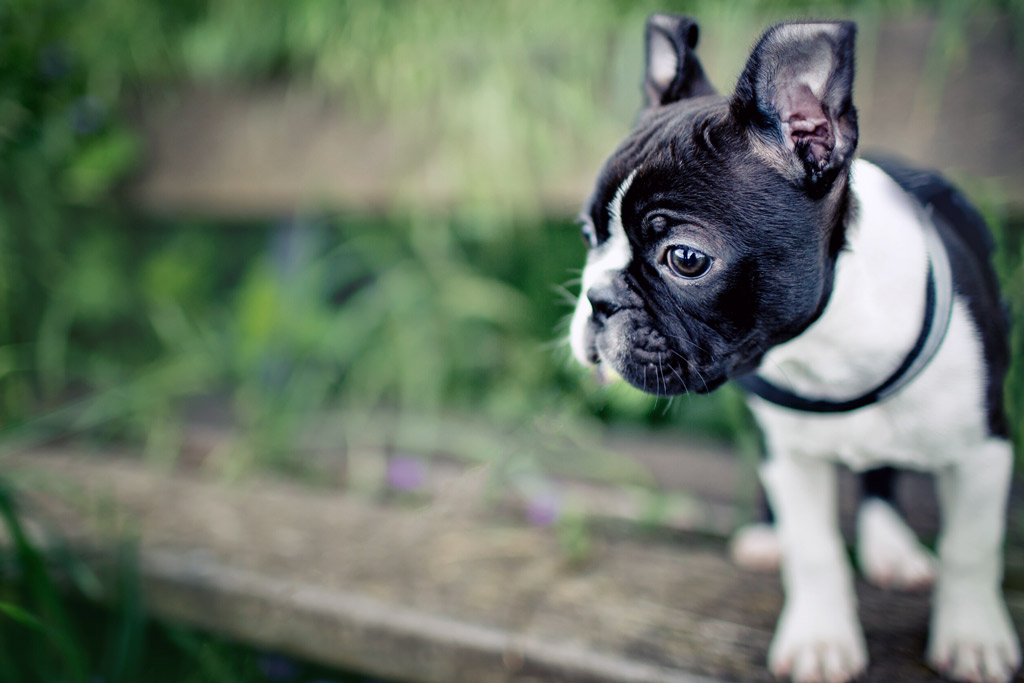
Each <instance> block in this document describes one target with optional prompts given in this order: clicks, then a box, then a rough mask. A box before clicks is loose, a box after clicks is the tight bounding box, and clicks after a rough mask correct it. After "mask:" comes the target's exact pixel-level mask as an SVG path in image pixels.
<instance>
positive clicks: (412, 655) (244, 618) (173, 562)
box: [142, 552, 718, 683]
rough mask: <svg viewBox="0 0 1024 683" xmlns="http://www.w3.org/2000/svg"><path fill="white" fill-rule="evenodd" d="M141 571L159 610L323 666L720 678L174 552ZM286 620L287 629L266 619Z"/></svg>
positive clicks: (645, 682)
mask: <svg viewBox="0 0 1024 683" xmlns="http://www.w3.org/2000/svg"><path fill="white" fill-rule="evenodd" d="M142 569H143V577H144V581H145V583H146V589H147V590H146V595H147V596H148V607H149V609H151V610H152V612H153V613H154V614H157V615H159V616H161V617H164V618H168V619H173V620H177V621H181V622H184V623H189V624H192V625H194V626H198V627H200V628H204V629H209V630H212V631H217V632H221V633H225V634H229V635H230V636H231V637H233V638H239V639H242V640H245V641H248V642H250V643H253V644H256V645H259V646H261V647H266V648H270V649H275V650H280V651H285V652H291V653H294V654H295V655H298V656H302V657H307V658H309V659H311V660H315V661H318V662H322V663H324V664H330V665H335V666H340V667H356V668H362V669H364V670H367V671H373V672H374V673H376V674H379V675H384V676H388V677H393V678H396V679H399V680H410V681H411V680H415V681H423V682H424V683H427V682H436V683H456V682H458V681H466V682H467V683H469V682H470V681H472V682H475V683H486V682H488V681H507V680H524V681H526V680H543V681H558V680H566V681H577V682H579V683H712V681H715V680H718V679H711V678H706V677H702V676H695V675H691V674H687V673H684V672H680V671H672V670H669V669H666V668H663V667H658V666H652V665H649V664H645V663H642V662H638V661H632V660H629V659H625V658H623V657H618V656H614V655H609V654H605V653H601V652H596V651H594V650H592V649H588V648H585V647H580V646H575V645H572V644H556V643H551V642H546V641H543V640H540V639H538V638H534V637H530V636H523V635H518V634H514V633H510V632H508V631H505V630H501V629H495V628H488V627H485V626H480V625H476V624H471V623H466V622H462V621H457V620H454V619H450V618H447V617H443V616H437V615H432V614H426V613H422V612H418V611H416V610H411V609H404V608H402V607H398V606H395V605H393V604H387V603H383V602H379V601H376V600H373V599H370V598H367V597H365V596H362V595H356V594H352V593H346V592H342V591H337V590H327V589H323V588H320V587H317V586H314V585H309V584H303V583H297V582H294V581H288V580H280V579H275V578H271V577H268V576H263V575H260V574H258V573H254V572H250V571H244V570H239V569H235V568H232V567H228V566H224V565H221V564H218V563H215V562H210V561H205V560H201V559H199V560H197V559H194V558H188V557H182V556H181V555H180V554H177V553H174V554H172V553H169V552H151V553H147V554H146V555H145V557H144V558H143V562H142ZM282 620H284V621H287V622H288V623H289V624H290V626H289V628H287V629H285V628H280V627H279V626H277V625H274V624H272V623H270V622H273V621H277V622H280V621H282ZM382 665H383V667H385V668H384V669H382Z"/></svg>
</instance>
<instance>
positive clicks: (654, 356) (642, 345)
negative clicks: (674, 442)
mask: <svg viewBox="0 0 1024 683" xmlns="http://www.w3.org/2000/svg"><path fill="white" fill-rule="evenodd" d="M642 318H643V316H636V315H627V312H626V311H623V312H620V313H617V314H616V315H614V316H611V317H608V318H605V319H603V320H601V321H595V320H593V319H591V320H590V321H589V324H588V325H587V327H586V330H585V332H584V349H585V353H586V356H587V360H588V361H589V363H588V364H589V365H591V366H592V368H593V370H592V372H593V375H594V378H595V380H596V381H597V382H599V383H601V384H609V383H611V382H613V381H615V380H617V379H620V378H621V379H623V380H625V381H626V382H628V383H629V384H631V385H632V386H634V387H636V388H637V389H640V390H641V391H643V392H645V393H648V394H653V395H655V396H676V395H679V394H686V393H695V394H706V393H710V392H712V391H714V390H715V389H717V388H719V387H720V386H722V385H723V384H725V383H726V382H727V381H729V380H730V379H732V378H734V377H738V376H740V375H744V374H747V373H749V372H752V371H753V370H754V369H756V368H757V367H758V365H759V364H760V362H761V357H762V356H763V353H760V352H757V351H756V347H753V348H748V346H750V345H745V344H740V345H738V347H734V348H733V349H731V350H724V349H723V350H722V351H721V352H718V353H716V352H715V351H713V350H712V349H713V348H717V347H721V346H722V344H721V342H717V343H716V342H715V341H713V340H703V341H702V342H696V341H691V340H688V339H685V338H683V337H681V336H672V335H668V334H665V333H663V332H662V331H660V330H658V329H657V328H655V327H653V326H651V325H650V324H649V323H648V322H647V321H646V320H643V319H642Z"/></svg>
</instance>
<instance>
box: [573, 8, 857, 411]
mask: <svg viewBox="0 0 1024 683" xmlns="http://www.w3.org/2000/svg"><path fill="white" fill-rule="evenodd" d="M854 34H855V27H854V25H853V24H851V23H796V24H782V25H779V26H775V27H773V28H771V29H769V30H768V31H767V32H766V33H765V34H764V36H763V37H762V38H761V40H760V41H759V42H758V43H757V45H756V47H755V48H754V50H753V53H752V54H751V56H750V60H749V62H748V63H747V66H746V68H745V70H744V71H743V74H742V76H741V77H740V79H739V83H738V85H737V87H736V91H735V92H734V93H733V94H732V95H731V96H729V97H722V96H720V95H717V94H716V93H715V90H714V88H713V87H712V86H711V84H710V83H709V82H708V80H707V78H706V77H705V75H704V71H703V69H702V68H701V65H700V63H699V62H698V60H697V57H696V55H695V53H694V47H695V46H696V44H697V26H696V24H694V23H693V22H692V21H691V20H689V19H686V18H682V17H673V16H668V15H662V14H656V15H654V16H652V17H651V18H650V19H649V20H648V22H647V40H646V44H647V73H646V78H645V81H644V90H645V95H646V107H645V108H644V110H643V111H642V113H641V114H640V117H639V119H638V123H637V125H636V127H635V129H634V130H633V132H632V134H631V135H630V136H629V137H628V138H627V139H626V140H625V142H623V143H622V144H621V145H620V146H619V148H618V149H617V150H616V151H615V153H614V154H612V156H611V158H609V159H608V161H607V162H606V163H605V165H604V168H603V169H602V171H601V173H600V176H599V177H598V180H597V184H596V186H595V188H594V190H593V193H592V195H591V197H590V199H589V200H588V202H587V204H586V206H585V208H584V211H583V213H582V216H581V220H582V224H583V229H582V230H583V238H584V241H585V242H586V243H587V246H588V247H589V254H588V256H587V263H586V267H585V268H584V271H583V283H582V290H581V295H580V298H579V302H578V304H577V306H576V311H575V313H574V315H573V320H572V326H571V333H570V342H571V346H572V349H573V353H574V355H575V356H576V357H577V359H579V361H580V362H582V363H584V364H587V365H593V364H601V365H605V366H607V367H610V369H612V370H614V371H615V372H616V373H617V374H619V375H621V376H622V377H623V378H624V379H626V380H627V381H628V382H629V383H630V384H632V385H634V386H636V387H637V388H640V389H643V390H645V391H648V392H651V393H655V394H661V395H668V394H678V393H682V392H687V391H697V392H705V391H711V390H712V389H714V388H716V387H717V386H719V385H720V384H722V383H723V382H725V381H726V380H727V379H729V378H731V377H734V376H737V375H739V374H743V373H745V372H749V371H751V370H753V369H754V368H756V367H757V365H758V364H759V363H760V361H761V358H762V357H763V355H764V353H765V352H766V351H767V350H768V349H769V348H771V347H772V346H774V345H776V344H779V343H781V342H784V341H786V340H789V339H791V338H793V337H794V336H796V335H797V334H799V333H800V332H801V331H803V330H804V329H805V328H806V327H807V326H808V325H810V324H811V322H813V321H814V319H815V318H816V317H817V316H818V315H819V314H820V313H821V311H822V309H823V308H824V306H825V303H826V302H827V301H828V297H829V295H830V293H831V289H832V281H833V271H834V265H835V260H836V256H837V254H838V252H839V250H840V249H841V248H842V245H843V240H844V225H845V220H846V216H847V213H848V212H849V211H850V210H851V200H850V199H849V194H848V189H847V178H848V172H849V167H850V163H851V160H852V157H853V154H854V150H855V149H856V146H857V117H856V111H855V110H854V107H853V103H852V99H851V96H852V90H853V49H854V48H853V43H854Z"/></svg>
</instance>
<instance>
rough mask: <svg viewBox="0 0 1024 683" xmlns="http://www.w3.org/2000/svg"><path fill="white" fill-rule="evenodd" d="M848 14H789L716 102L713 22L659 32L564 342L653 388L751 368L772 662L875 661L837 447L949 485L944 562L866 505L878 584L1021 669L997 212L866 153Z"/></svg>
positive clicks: (970, 644)
mask: <svg viewBox="0 0 1024 683" xmlns="http://www.w3.org/2000/svg"><path fill="white" fill-rule="evenodd" d="M855 31H856V29H855V26H854V25H853V24H851V23H847V22H838V23H831V22H819V23H791V24H782V25H779V26H775V27H773V28H771V29H769V30H768V31H767V32H766V33H765V34H764V36H763V37H762V38H761V40H760V42H758V43H757V45H756V47H755V48H754V50H753V53H752V54H751V56H750V60H749V62H748V63H747V65H746V68H745V70H744V71H743V74H742V75H741V76H740V79H739V83H738V85H737V86H736V90H735V92H734V93H732V94H731V95H729V96H725V97H723V96H720V95H718V94H716V92H715V90H714V88H713V87H712V86H711V84H710V83H709V82H708V80H707V79H706V77H705V75H704V72H703V69H702V68H701V65H700V63H699V62H698V60H697V58H696V56H695V54H694V47H695V46H696V43H697V27H696V25H695V24H694V23H693V22H692V21H690V20H689V19H685V18H681V17H673V16H668V15H654V16H652V17H651V18H650V19H649V20H648V24H647V73H646V79H645V82H644V87H645V93H646V107H645V108H644V110H643V112H642V113H641V115H640V117H639V119H638V123H637V125H636V128H635V130H634V131H633V132H632V134H631V135H630V136H629V137H628V138H627V139H626V140H625V142H623V143H622V144H621V145H620V146H619V148H618V149H617V150H616V151H615V153H614V154H613V155H612V156H611V158H610V159H609V160H608V161H607V162H606V164H605V166H604V168H603V169H602V171H601V173H600V176H599V178H598V180H597V184H596V187H595V189H594V191H593V194H592V196H591V197H590V199H589V200H588V202H587V205H586V208H585V210H584V212H583V215H582V222H583V237H584V239H585V241H586V242H587V245H588V247H589V254H588V257H587V263H586V267H585V269H584V271H583V283H582V291H581V296H580V298H579V302H578V304H577V307H576V310H575V313H574V316H573V320H572V326H571V333H570V343H571V346H572V349H573V353H574V355H575V356H576V357H577V358H578V359H579V361H580V362H582V363H584V364H587V365H596V366H598V368H599V369H604V370H605V371H611V372H614V373H615V374H617V375H620V376H621V377H622V378H624V379H625V380H626V381H628V382H629V383H630V384H632V385H634V386H636V387H638V388H640V389H642V390H644V391H647V392H651V393H654V394H659V395H669V394H679V393H683V392H690V391H695V392H708V391H711V390H713V389H715V388H716V387H718V386H720V385H721V384H723V383H724V382H726V381H727V380H729V379H734V378H739V379H740V380H741V382H742V383H744V384H745V386H746V387H747V388H748V389H749V390H750V392H751V398H750V406H751V408H752V410H753V412H754V413H755V415H756V417H757V419H758V421H759V423H760V425H761V426H762V428H763V431H764V433H765V439H766V443H767V445H768V450H769V457H768V460H767V461H766V463H765V464H764V465H763V467H762V470H761V478H762V481H763V483H764V486H765V489H766V491H767V494H768V498H769V501H770V503H771V506H772V508H773V510H774V515H775V528H776V532H775V533H776V534H777V535H776V538H777V540H778V547H779V548H780V550H781V558H782V571H783V583H784V587H785V591H786V601H785V607H784V608H783V611H782V614H781V617H780V618H779V622H778V626H777V628H776V633H775V637H774V639H773V641H772V645H771V648H770V651H769V654H768V660H769V666H770V668H771V670H772V672H774V673H775V674H776V675H780V676H791V677H792V678H793V679H795V680H798V681H817V680H823V681H846V680H849V679H852V678H855V677H856V676H858V675H859V674H861V673H862V672H863V671H864V670H865V668H866V666H867V652H866V648H865V642H864V636H863V632H862V630H861V627H860V625H859V623H858V620H857V606H856V598H855V593H854V587H853V581H852V576H851V570H850V567H849V563H848V561H847V556H846V552H845V546H844V543H843V540H842V538H841V535H840V532H839V530H838V524H837V511H836V482H835V468H834V462H841V463H844V464H846V465H848V466H850V467H851V468H853V469H854V470H858V471H867V470H872V469H874V468H878V467H880V466H883V465H895V466H898V467H902V468H911V469H918V470H927V471H930V472H934V473H935V475H936V477H937V490H938V494H939V499H940V504H941V510H942V525H943V526H942V530H941V534H940V537H939V539H938V546H937V555H938V557H937V559H936V558H935V557H933V556H932V555H931V554H930V553H929V551H928V550H927V549H926V548H924V547H923V546H922V545H921V544H920V543H919V542H918V540H917V539H916V538H915V536H914V535H913V533H912V532H911V531H910V530H909V529H908V528H907V526H906V524H905V523H904V522H903V521H902V520H901V518H900V517H899V516H898V515H897V513H896V512H895V509H894V508H893V506H891V505H890V504H889V502H888V501H887V500H886V495H887V494H885V492H884V487H883V491H882V493H883V495H882V496H881V497H874V498H870V499H868V501H867V502H866V503H865V504H864V505H863V506H862V507H861V510H860V512H859V519H858V534H859V540H858V544H857V547H858V555H859V557H858V559H859V564H860V565H861V569H862V570H863V571H864V573H865V574H866V575H867V577H868V578H869V579H871V580H874V581H877V582H880V583H884V584H888V585H893V586H900V585H906V586H913V585H919V584H928V583H931V582H932V579H933V572H934V588H933V591H934V594H933V615H932V622H931V629H930V633H929V644H928V652H927V658H928V661H929V662H930V663H931V665H932V666H934V667H935V668H936V669H938V670H939V671H941V672H942V673H944V674H945V675H947V676H948V677H950V678H953V679H956V680H964V681H1005V680H1008V679H1010V678H1011V677H1012V675H1013V673H1014V671H1015V670H1016V669H1017V668H1018V665H1019V663H1020V647H1019V643H1018V639H1017V636H1016V634H1015V632H1014V628H1013V625H1012V623H1011V621H1010V618H1009V614H1008V612H1007V609H1006V604H1005V602H1004V600H1003V597H1002V591H1001V580H1002V542H1003V535H1004V526H1005V520H1004V515H1005V504H1006V497H1007V490H1008V487H1009V482H1010V474H1011V467H1012V459H1013V454H1012V449H1011V446H1010V443H1009V441H1008V439H1007V431H1008V430H1007V424H1006V419H1005V417H1004V413H1003V405H1002V383H1003V378H1004V375H1005V373H1006V369H1007V364H1008V350H1007V343H1006V334H1007V320H1006V317H1005V313H1004V309H1003V307H1002V306H1001V304H1000V300H999V295H998V291H997V286H996V283H995V277H994V275H993V272H992V269H991V266H990V264H989V251H990V250H991V244H990V241H989V240H990V238H989V237H988V233H987V231H986V229H985V226H984V224H983V222H982V221H981V219H980V218H979V217H978V214H977V212H976V211H974V210H973V209H972V208H971V207H970V206H969V205H968V204H967V203H966V201H965V200H964V199H963V197H962V195H960V194H959V193H958V192H957V191H956V190H955V189H953V188H952V187H951V186H949V185H948V184H947V183H946V182H945V181H943V180H942V179H941V178H940V177H938V176H936V175H934V174H931V173H925V172H921V171H915V170H913V169H909V168H907V167H901V166H899V165H896V164H893V163H869V162H867V161H864V160H855V158H854V156H855V154H854V153H855V151H856V148H857V114H856V110H855V109H854V106H853V102H852V86H853V71H854V67H853V61H854V36H855Z"/></svg>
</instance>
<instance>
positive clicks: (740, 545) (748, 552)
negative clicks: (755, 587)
mask: <svg viewBox="0 0 1024 683" xmlns="http://www.w3.org/2000/svg"><path fill="white" fill-rule="evenodd" d="M729 554H730V556H731V557H732V561H733V562H735V563H736V565H737V566H739V567H742V568H743V569H749V570H752V571H759V572H771V571H777V570H778V569H779V565H780V564H781V563H782V544H781V543H779V535H778V533H776V531H775V526H774V525H772V524H763V523H762V524H748V525H747V526H744V527H740V528H739V529H737V530H736V532H735V533H733V535H732V540H731V541H730V542H729Z"/></svg>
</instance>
